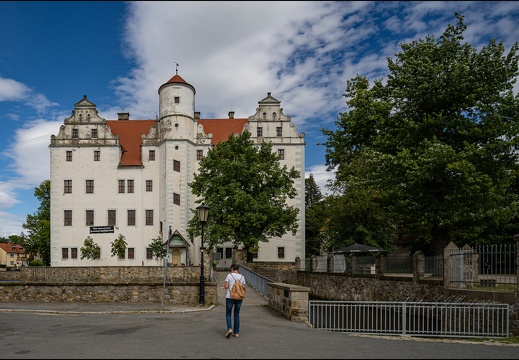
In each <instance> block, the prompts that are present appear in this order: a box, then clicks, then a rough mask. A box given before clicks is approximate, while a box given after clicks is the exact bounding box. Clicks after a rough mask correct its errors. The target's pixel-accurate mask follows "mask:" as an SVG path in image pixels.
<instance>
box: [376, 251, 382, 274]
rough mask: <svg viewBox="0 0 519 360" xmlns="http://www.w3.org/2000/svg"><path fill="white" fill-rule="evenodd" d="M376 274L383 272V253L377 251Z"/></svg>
mask: <svg viewBox="0 0 519 360" xmlns="http://www.w3.org/2000/svg"><path fill="white" fill-rule="evenodd" d="M375 274H377V275H381V274H382V253H380V252H378V253H375Z"/></svg>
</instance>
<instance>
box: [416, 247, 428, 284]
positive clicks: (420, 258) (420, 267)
mask: <svg viewBox="0 0 519 360" xmlns="http://www.w3.org/2000/svg"><path fill="white" fill-rule="evenodd" d="M424 274H425V255H424V254H423V252H422V251H421V250H418V251H416V252H415V253H414V254H413V281H414V282H418V280H420V278H422V277H423V276H424Z"/></svg>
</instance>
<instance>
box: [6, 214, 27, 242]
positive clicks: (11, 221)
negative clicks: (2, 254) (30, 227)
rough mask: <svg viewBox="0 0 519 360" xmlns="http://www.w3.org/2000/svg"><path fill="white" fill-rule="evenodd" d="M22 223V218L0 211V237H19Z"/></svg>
mask: <svg viewBox="0 0 519 360" xmlns="http://www.w3.org/2000/svg"><path fill="white" fill-rule="evenodd" d="M24 222H25V218H24V217H21V216H18V215H15V214H11V213H8V212H5V211H0V236H1V237H8V236H9V235H20V233H21V232H22V230H23V228H22V227H21V224H23V223H24Z"/></svg>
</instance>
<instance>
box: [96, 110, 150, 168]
mask: <svg viewBox="0 0 519 360" xmlns="http://www.w3.org/2000/svg"><path fill="white" fill-rule="evenodd" d="M156 122H157V121H156V120H107V121H106V124H107V125H108V126H110V129H111V130H112V134H114V135H119V144H120V145H121V147H122V150H123V154H122V156H121V160H120V163H119V165H122V166H139V165H142V156H141V144H142V137H141V135H148V134H149V132H150V129H151V127H152V126H153V125H155V123H156Z"/></svg>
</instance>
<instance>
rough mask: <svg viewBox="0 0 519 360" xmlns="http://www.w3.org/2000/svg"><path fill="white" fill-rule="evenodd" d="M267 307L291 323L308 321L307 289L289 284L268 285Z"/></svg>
mask: <svg viewBox="0 0 519 360" xmlns="http://www.w3.org/2000/svg"><path fill="white" fill-rule="evenodd" d="M268 287H269V298H268V301H269V302H268V305H269V307H270V308H272V309H274V310H276V311H278V312H280V313H281V314H282V315H284V316H286V317H287V318H288V319H289V320H291V321H308V306H309V304H308V293H309V291H310V289H309V288H307V287H303V286H297V285H290V284H280V283H269V284H268Z"/></svg>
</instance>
